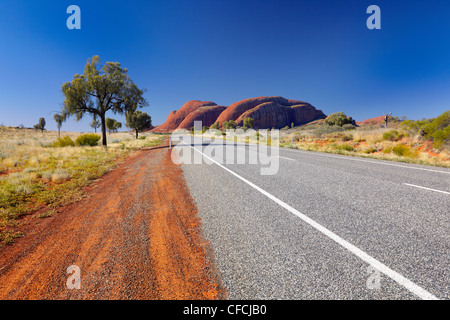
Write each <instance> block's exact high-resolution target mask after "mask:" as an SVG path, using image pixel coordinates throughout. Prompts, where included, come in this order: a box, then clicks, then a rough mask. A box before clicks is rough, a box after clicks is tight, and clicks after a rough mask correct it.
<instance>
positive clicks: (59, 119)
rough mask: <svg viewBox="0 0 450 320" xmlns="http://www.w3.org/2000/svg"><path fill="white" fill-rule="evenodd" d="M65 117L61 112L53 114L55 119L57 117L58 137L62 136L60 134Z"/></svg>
mask: <svg viewBox="0 0 450 320" xmlns="http://www.w3.org/2000/svg"><path fill="white" fill-rule="evenodd" d="M65 118H66V117H65V116H64V115H63V114H59V113H56V114H55V115H54V116H53V119H55V122H56V127H57V128H58V138H60V137H61V135H60V131H61V126H62V123H63V122H64V120H65Z"/></svg>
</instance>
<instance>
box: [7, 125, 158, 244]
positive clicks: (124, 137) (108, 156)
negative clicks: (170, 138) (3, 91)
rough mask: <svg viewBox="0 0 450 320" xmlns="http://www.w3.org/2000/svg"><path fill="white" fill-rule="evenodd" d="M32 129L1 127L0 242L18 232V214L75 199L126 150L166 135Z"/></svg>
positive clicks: (42, 213) (51, 209)
mask: <svg viewBox="0 0 450 320" xmlns="http://www.w3.org/2000/svg"><path fill="white" fill-rule="evenodd" d="M60 134H61V138H58V132H56V131H55V132H54V131H36V130H33V129H25V128H12V127H0V244H1V243H10V242H13V241H14V239H15V238H17V237H19V236H21V235H22V234H21V233H20V231H17V230H18V228H17V227H18V226H19V225H20V218H22V217H25V216H30V215H32V216H34V217H37V218H45V217H48V216H51V215H53V214H55V213H57V212H58V207H60V206H63V205H65V204H68V203H71V202H73V201H77V200H78V199H80V198H81V197H82V196H83V187H85V186H87V185H89V184H90V183H91V182H92V181H93V180H95V179H97V178H98V177H100V176H102V175H103V174H105V173H107V172H109V171H110V170H111V169H112V168H114V167H115V166H116V165H117V163H118V162H120V161H121V160H122V159H124V158H125V157H126V156H127V155H128V154H129V153H130V152H131V151H133V150H137V149H141V148H146V147H152V146H157V145H159V144H161V143H162V142H163V140H164V138H165V136H164V135H156V134H152V133H148V132H144V133H142V134H141V135H140V137H139V139H135V138H134V133H133V132H120V133H113V134H110V135H108V137H107V138H108V146H109V147H108V148H107V149H106V148H104V147H102V146H100V145H99V144H101V141H100V140H101V136H100V135H97V134H94V133H88V134H82V133H75V132H61V133H60Z"/></svg>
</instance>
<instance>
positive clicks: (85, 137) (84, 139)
mask: <svg viewBox="0 0 450 320" xmlns="http://www.w3.org/2000/svg"><path fill="white" fill-rule="evenodd" d="M100 139H101V136H99V135H97V134H94V133H86V134H82V135H81V136H79V137H78V138H77V139H76V140H75V144H76V145H77V146H91V147H94V146H97V145H98V142H99V141H100Z"/></svg>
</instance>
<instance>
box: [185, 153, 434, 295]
mask: <svg viewBox="0 0 450 320" xmlns="http://www.w3.org/2000/svg"><path fill="white" fill-rule="evenodd" d="M191 148H192V149H194V150H196V151H197V152H199V153H200V154H202V155H203V156H204V157H205V158H208V159H209V160H211V161H212V162H213V163H215V164H216V165H218V166H219V167H221V168H222V169H224V170H226V171H228V172H229V173H231V174H232V175H234V176H235V177H237V178H238V179H240V180H242V181H243V182H245V183H246V184H248V185H249V186H251V187H252V188H254V189H256V190H257V191H259V192H260V193H262V194H263V195H265V196H266V197H268V198H269V199H270V200H272V201H274V202H275V203H277V204H278V205H280V206H281V207H283V208H285V209H286V210H288V211H290V212H291V213H292V214H294V215H296V216H297V217H299V218H300V219H302V220H303V221H304V222H306V223H307V224H309V225H310V226H312V227H313V228H315V229H316V230H318V231H319V232H321V233H323V234H324V235H326V236H327V237H329V238H330V239H332V240H333V241H335V242H337V243H338V244H340V245H341V246H342V247H344V248H345V249H347V250H348V251H350V252H351V253H353V254H354V255H356V256H357V257H359V258H360V259H361V260H363V261H365V262H366V263H368V264H370V265H371V266H372V267H374V268H375V269H377V270H378V271H380V272H382V273H384V274H385V275H386V276H388V277H389V278H391V279H392V280H394V281H396V282H397V283H398V284H400V285H402V286H403V287H405V288H406V289H408V290H409V291H410V292H412V293H413V294H415V295H417V296H418V297H420V298H421V299H424V300H438V298H437V297H435V296H434V295H433V294H431V293H430V292H428V291H426V290H425V289H423V288H421V287H420V286H418V285H416V284H415V283H413V282H412V281H411V280H409V279H407V278H405V277H404V276H402V275H401V274H399V273H397V272H396V271H394V270H392V269H390V268H389V267H388V266H386V265H385V264H383V263H381V262H380V261H378V260H377V259H375V258H373V257H371V256H370V255H368V254H367V253H365V252H364V251H362V250H361V249H359V248H358V247H356V246H354V245H352V244H351V243H349V242H347V241H346V240H344V239H343V238H341V237H339V236H338V235H337V234H335V233H333V232H332V231H330V230H328V229H327V228H325V227H324V226H322V225H321V224H319V223H317V222H316V221H314V220H312V219H311V218H309V217H307V216H306V215H304V214H303V213H301V212H300V211H298V210H296V209H295V208H293V207H291V206H290V205H288V204H287V203H285V202H283V201H281V200H280V199H278V198H277V197H275V196H274V195H272V194H270V193H269V192H267V191H265V190H263V189H261V188H260V187H258V186H257V185H255V184H254V183H252V182H250V181H248V180H247V179H245V178H243V177H241V176H240V175H238V174H237V173H235V172H234V171H232V170H230V169H228V168H227V167H225V166H223V165H221V164H220V163H218V162H217V161H215V160H214V159H212V158H211V157H209V156H207V155H206V154H204V153H203V152H201V151H200V150H198V149H196V148H194V147H192V146H191Z"/></svg>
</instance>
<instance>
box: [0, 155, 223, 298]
mask: <svg viewBox="0 0 450 320" xmlns="http://www.w3.org/2000/svg"><path fill="white" fill-rule="evenodd" d="M86 195H87V196H86V197H85V198H83V199H82V200H80V201H78V202H76V203H73V204H70V205H67V206H65V207H63V208H60V209H59V213H58V214H56V215H54V216H51V217H48V218H42V219H37V220H39V222H38V223H35V224H30V225H28V226H25V228H28V229H27V230H26V232H25V233H26V236H24V237H23V238H20V239H18V240H17V241H16V243H14V244H12V245H5V246H3V247H1V248H0V299H164V300H170V299H179V300H182V299H222V298H224V297H225V295H226V293H225V291H224V290H223V287H222V285H221V282H220V278H219V276H218V272H216V271H215V267H214V259H213V257H212V254H211V252H212V250H211V249H210V247H209V244H208V243H207V242H206V241H205V240H204V239H203V237H202V234H201V225H200V224H201V221H200V219H199V218H198V216H197V208H196V206H195V204H194V202H193V200H192V198H191V196H190V194H189V190H188V188H187V186H186V183H185V181H184V178H183V175H182V171H181V168H180V167H179V166H176V165H175V164H173V162H172V161H171V158H170V151H169V149H168V148H158V149H153V150H142V151H139V152H136V153H134V154H133V155H131V156H129V157H128V158H127V159H126V160H125V161H124V162H122V163H121V164H120V165H119V166H118V167H117V168H116V169H115V170H113V171H111V172H109V173H108V174H106V175H104V176H103V177H102V178H100V179H98V180H97V181H95V182H94V183H93V184H92V185H91V186H89V187H88V188H87V189H86ZM72 265H75V266H77V267H79V270H80V277H79V278H80V288H79V289H76V288H75V289H69V287H68V285H67V283H68V279H69V277H71V274H68V273H67V268H68V267H69V266H72Z"/></svg>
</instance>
